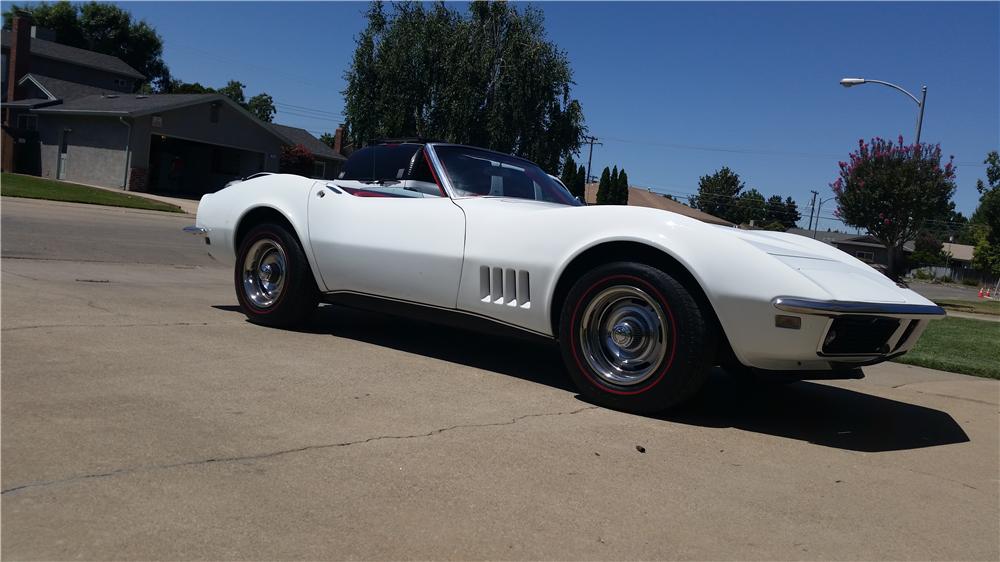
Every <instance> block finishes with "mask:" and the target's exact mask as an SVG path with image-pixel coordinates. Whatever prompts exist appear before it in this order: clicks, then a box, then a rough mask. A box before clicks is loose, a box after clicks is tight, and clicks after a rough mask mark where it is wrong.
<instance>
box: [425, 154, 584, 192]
mask: <svg viewBox="0 0 1000 562" xmlns="http://www.w3.org/2000/svg"><path fill="white" fill-rule="evenodd" d="M434 152H436V153H437V155H438V158H439V159H440V160H441V164H442V165H443V167H444V171H445V174H447V175H448V179H449V180H451V185H452V187H454V188H455V195H456V196H458V197H470V196H471V197H476V196H481V197H515V198H518V199H532V200H534V201H546V202H549V203H559V204H561V205H580V204H581V203H580V202H579V201H577V200H576V198H575V197H573V195H572V194H570V192H569V191H567V190H566V188H565V187H563V186H562V184H561V183H559V182H557V181H555V180H553V179H552V178H551V177H549V175H548V174H546V173H545V172H543V171H542V170H541V169H540V168H539V167H538V166H536V165H534V164H532V163H531V162H528V161H527V160H522V159H520V158H516V157H514V156H507V155H505V154H497V153H496V152H490V151H488V150H479V149H476V148H469V147H466V146H435V147H434Z"/></svg>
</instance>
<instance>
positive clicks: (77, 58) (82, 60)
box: [0, 30, 146, 80]
mask: <svg viewBox="0 0 1000 562" xmlns="http://www.w3.org/2000/svg"><path fill="white" fill-rule="evenodd" d="M0 42H2V44H3V46H4V47H6V48H10V42H11V33H10V31H7V30H4V31H3V32H2V33H0ZM31 54H32V56H37V57H44V58H47V59H54V60H58V61H62V62H67V63H70V64H75V65H77V66H85V67H87V68H93V69H96V70H103V71H105V72H111V73H113V74H118V75H120V76H128V77H129V78H135V79H137V80H145V78H146V77H145V76H143V75H142V74H140V73H139V71H138V70H136V69H134V68H132V67H131V66H129V65H128V64H127V63H125V61H123V60H122V59H120V58H118V57H113V56H111V55H105V54H102V53H97V52H94V51H88V50H87V49H78V48H76V47H70V46H69V45H63V44H61V43H56V42H54V41H46V40H45V39H39V38H37V37H32V38H31Z"/></svg>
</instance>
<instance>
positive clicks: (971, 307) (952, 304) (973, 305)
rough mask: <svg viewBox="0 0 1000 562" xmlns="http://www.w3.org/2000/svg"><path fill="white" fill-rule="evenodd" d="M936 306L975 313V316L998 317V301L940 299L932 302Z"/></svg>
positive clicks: (999, 307)
mask: <svg viewBox="0 0 1000 562" xmlns="http://www.w3.org/2000/svg"><path fill="white" fill-rule="evenodd" d="M934 302H936V303H937V304H938V306H942V307H944V308H948V309H951V310H958V311H961V312H975V313H977V314H993V315H995V316H1000V301H995V300H989V299H980V300H974V301H963V300H953V299H942V300H937V301H934Z"/></svg>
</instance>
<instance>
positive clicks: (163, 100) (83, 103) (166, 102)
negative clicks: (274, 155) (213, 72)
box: [32, 93, 343, 159]
mask: <svg viewBox="0 0 1000 562" xmlns="http://www.w3.org/2000/svg"><path fill="white" fill-rule="evenodd" d="M209 102H221V103H224V104H227V105H229V106H230V107H231V108H233V109H234V110H235V111H236V112H237V113H240V114H241V115H243V116H244V117H246V118H247V119H249V120H250V121H252V122H253V123H254V124H256V125H257V126H259V127H261V128H263V129H264V130H266V131H267V132H269V133H270V134H272V135H274V136H275V137H277V138H278V140H280V141H281V142H283V143H285V144H297V142H298V141H295V140H293V139H291V138H289V137H288V136H287V135H286V134H285V132H284V131H283V130H281V129H278V128H275V127H272V126H271V124H270V123H264V122H263V121H261V120H260V119H257V118H256V117H254V116H253V115H252V114H251V113H250V112H249V111H247V110H246V109H243V107H241V106H240V105H239V104H237V103H236V102H234V101H233V100H231V99H229V98H228V97H226V96H224V95H222V94H152V95H148V96H147V95H141V94H116V93H111V94H100V95H90V96H84V97H82V98H78V99H75V100H70V101H66V102H64V103H61V104H59V105H54V106H51V107H43V108H41V109H33V110H32V111H34V112H35V113H40V114H43V115H94V116H102V117H141V116H144V115H150V114H153V113H158V112H161V111H169V110H174V109H181V108H184V107H188V106H192V105H199V104H203V103H209ZM307 134H308V133H307ZM313 140H315V141H316V142H317V143H319V144H323V143H320V142H319V140H318V139H315V138H314V139H313ZM323 146H326V145H323ZM331 152H332V151H331ZM341 159H343V157H341Z"/></svg>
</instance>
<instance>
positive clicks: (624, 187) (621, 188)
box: [615, 168, 628, 205]
mask: <svg viewBox="0 0 1000 562" xmlns="http://www.w3.org/2000/svg"><path fill="white" fill-rule="evenodd" d="M615 204H616V205H628V174H626V173H625V168H622V169H621V170H619V171H618V184H617V191H616V192H615Z"/></svg>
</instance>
